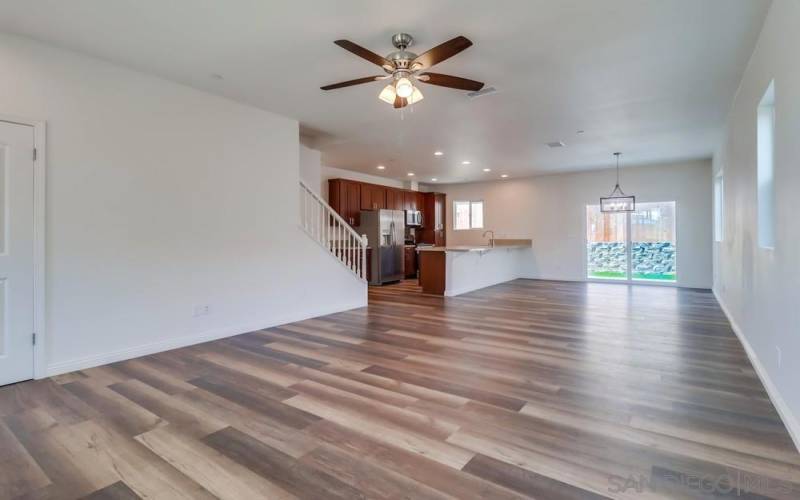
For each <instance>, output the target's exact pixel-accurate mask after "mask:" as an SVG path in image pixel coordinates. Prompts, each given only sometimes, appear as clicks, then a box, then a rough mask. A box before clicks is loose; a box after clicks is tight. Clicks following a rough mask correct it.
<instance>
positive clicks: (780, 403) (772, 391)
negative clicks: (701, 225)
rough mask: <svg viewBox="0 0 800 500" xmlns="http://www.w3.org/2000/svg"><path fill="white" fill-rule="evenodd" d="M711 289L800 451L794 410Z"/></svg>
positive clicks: (799, 435)
mask: <svg viewBox="0 0 800 500" xmlns="http://www.w3.org/2000/svg"><path fill="white" fill-rule="evenodd" d="M711 291H712V292H713V293H714V297H716V299H717V302H718V303H719V306H720V308H721V309H722V312H724V313H725V316H727V318H728V322H730V324H731V328H733V332H734V333H735V334H736V337H738V338H739V342H741V343H742V346H743V347H744V351H745V352H746V353H747V357H748V359H750V363H751V364H752V365H753V368H754V369H755V371H756V375H758V378H759V379H760V380H761V383H762V384H763V385H764V388H765V389H766V390H767V395H768V396H769V399H770V401H772V404H773V405H774V406H775V409H776V410H777V411H778V415H779V416H780V417H781V420H782V421H783V425H785V426H786V429H787V430H788V431H789V436H790V437H791V438H792V441H793V442H794V446H795V448H797V451H798V452H800V421H798V419H797V417H795V415H794V414H793V413H792V410H791V409H790V408H789V406H788V405H787V404H786V401H784V400H783V397H781V393H780V392H778V388H777V387H775V384H774V383H773V382H772V379H770V378H769V373H767V370H766V369H765V368H764V365H762V364H761V361H760V360H759V359H758V356H756V352H755V351H754V350H753V347H752V346H751V345H750V342H748V341H747V338H746V337H745V336H744V333H743V332H742V329H741V328H740V327H739V324H738V323H736V320H734V319H733V316H732V315H731V313H730V310H729V309H728V306H727V305H726V304H725V302H723V300H722V298H721V297H720V295H719V294H718V293H717V290H716V288H712V289H711Z"/></svg>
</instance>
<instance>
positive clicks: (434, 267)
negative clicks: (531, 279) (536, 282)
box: [417, 239, 533, 297]
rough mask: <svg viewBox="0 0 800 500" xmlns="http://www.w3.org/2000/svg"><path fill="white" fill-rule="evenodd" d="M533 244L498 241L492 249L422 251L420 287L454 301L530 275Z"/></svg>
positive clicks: (483, 247) (510, 240)
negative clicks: (481, 289) (467, 294)
mask: <svg viewBox="0 0 800 500" xmlns="http://www.w3.org/2000/svg"><path fill="white" fill-rule="evenodd" d="M532 247H533V244H532V241H531V240H525V239H495V240H490V244H489V245H479V246H468V245H456V246H444V247H436V246H433V247H420V248H418V249H417V250H418V251H419V284H420V286H421V287H422V291H423V292H424V293H430V294H435V295H444V296H448V297H453V296H456V295H461V294H462V293H467V292H471V291H473V290H478V289H480V288H484V287H487V286H491V285H496V284H498V283H503V282H506V281H511V280H514V279H517V278H522V277H525V276H529V275H530V269H531V266H532V265H533V248H532Z"/></svg>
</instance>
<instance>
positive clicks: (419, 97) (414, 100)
mask: <svg viewBox="0 0 800 500" xmlns="http://www.w3.org/2000/svg"><path fill="white" fill-rule="evenodd" d="M423 99H425V96H423V95H422V92H420V90H419V89H418V88H417V87H414V92H412V93H411V97H409V98H408V103H409V104H414V103H417V102H419V101H421V100H423Z"/></svg>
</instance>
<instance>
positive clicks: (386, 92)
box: [378, 83, 397, 104]
mask: <svg viewBox="0 0 800 500" xmlns="http://www.w3.org/2000/svg"><path fill="white" fill-rule="evenodd" d="M396 95H397V93H396V92H395V90H394V85H392V84H391V83H390V84H389V85H387V86H385V87H384V88H383V90H381V93H380V94H379V95H378V99H380V100H381V101H383V102H385V103H387V104H394V98H395V96H396Z"/></svg>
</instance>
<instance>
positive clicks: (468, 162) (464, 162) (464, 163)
mask: <svg viewBox="0 0 800 500" xmlns="http://www.w3.org/2000/svg"><path fill="white" fill-rule="evenodd" d="M470 163H472V162H471V161H469V160H464V161H462V162H461V164H462V165H469V164H470Z"/></svg>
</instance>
